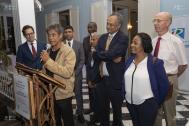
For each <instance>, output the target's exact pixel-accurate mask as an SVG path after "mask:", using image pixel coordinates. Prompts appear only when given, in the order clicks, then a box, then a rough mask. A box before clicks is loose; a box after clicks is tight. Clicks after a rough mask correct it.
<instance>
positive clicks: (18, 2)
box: [11, 0, 36, 49]
mask: <svg viewBox="0 0 189 126" xmlns="http://www.w3.org/2000/svg"><path fill="white" fill-rule="evenodd" d="M11 3H12V6H13V7H15V9H13V21H14V29H15V41H16V49H17V47H18V45H19V44H21V42H24V41H25V38H24V36H23V35H22V27H23V26H24V25H31V26H33V28H34V30H35V31H36V22H35V12H34V0H11Z"/></svg>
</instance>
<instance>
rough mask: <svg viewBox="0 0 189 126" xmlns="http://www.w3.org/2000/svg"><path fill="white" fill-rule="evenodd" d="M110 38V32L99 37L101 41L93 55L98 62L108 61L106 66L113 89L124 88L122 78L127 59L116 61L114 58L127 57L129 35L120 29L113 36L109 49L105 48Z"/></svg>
mask: <svg viewBox="0 0 189 126" xmlns="http://www.w3.org/2000/svg"><path fill="white" fill-rule="evenodd" d="M107 39H108V33H106V34H103V35H102V36H101V37H100V38H99V42H98V45H97V48H96V53H94V55H93V57H94V59H95V60H96V62H101V61H104V62H106V68H107V70H108V73H109V79H110V82H112V83H111V84H110V85H111V86H112V88H113V89H120V90H121V88H122V80H123V74H124V64H125V60H122V61H121V62H119V63H114V62H113V59H115V58H117V57H123V59H124V58H125V55H126V51H127V47H128V37H127V36H126V35H125V34H124V33H123V32H121V31H118V32H117V33H116V35H115V36H114V37H113V39H112V41H111V43H110V45H109V49H108V50H105V46H106V41H107Z"/></svg>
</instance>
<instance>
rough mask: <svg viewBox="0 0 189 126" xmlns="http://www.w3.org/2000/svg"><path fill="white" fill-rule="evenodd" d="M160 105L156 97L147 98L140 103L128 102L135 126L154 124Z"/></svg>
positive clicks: (151, 125) (150, 125)
mask: <svg viewBox="0 0 189 126" xmlns="http://www.w3.org/2000/svg"><path fill="white" fill-rule="evenodd" d="M158 107H159V106H158V104H157V101H155V99H154V98H150V99H146V100H145V101H144V103H142V104H140V105H134V104H129V103H128V102H127V108H128V110H129V113H130V115H131V118H132V122H133V126H153V124H154V122H155V119H156V115H157V111H158Z"/></svg>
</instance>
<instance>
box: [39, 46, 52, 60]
mask: <svg viewBox="0 0 189 126" xmlns="http://www.w3.org/2000/svg"><path fill="white" fill-rule="evenodd" d="M50 48H51V45H50V44H48V43H47V44H46V46H45V51H47V50H49V49H50ZM40 62H41V63H42V62H43V60H42V59H41V60H40Z"/></svg>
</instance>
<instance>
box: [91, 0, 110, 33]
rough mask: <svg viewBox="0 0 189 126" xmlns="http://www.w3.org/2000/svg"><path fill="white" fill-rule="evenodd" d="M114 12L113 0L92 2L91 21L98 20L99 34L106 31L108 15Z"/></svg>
mask: <svg viewBox="0 0 189 126" xmlns="http://www.w3.org/2000/svg"><path fill="white" fill-rule="evenodd" d="M111 13H112V1H111V0H97V1H96V2H94V3H92V4H91V21H94V22H96V24H97V27H98V34H103V33H106V32H107V31H106V21H107V17H108V16H109V15H110V14H111Z"/></svg>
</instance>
